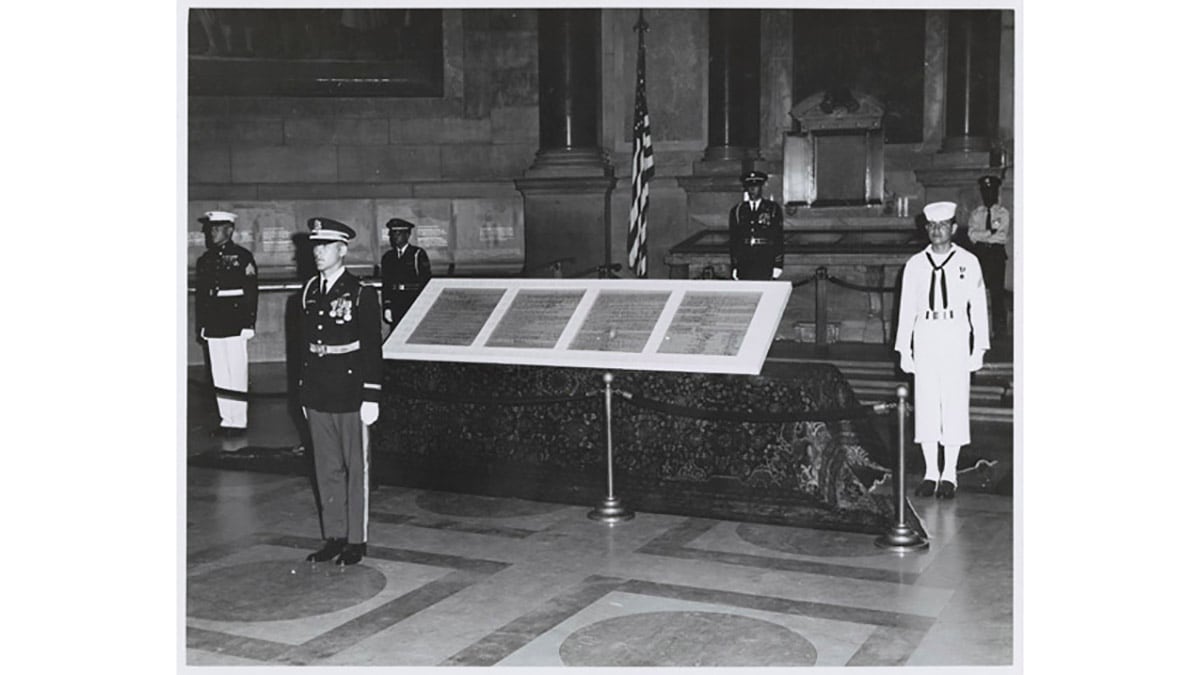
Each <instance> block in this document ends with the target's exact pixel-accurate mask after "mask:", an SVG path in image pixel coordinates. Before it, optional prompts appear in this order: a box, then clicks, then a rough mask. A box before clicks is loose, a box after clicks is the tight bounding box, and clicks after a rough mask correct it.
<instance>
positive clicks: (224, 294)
mask: <svg viewBox="0 0 1200 675" xmlns="http://www.w3.org/2000/svg"><path fill="white" fill-rule="evenodd" d="M245 294H246V289H244V288H223V289H221V290H219V291H217V297H218V298H233V297H237V296H239V295H245Z"/></svg>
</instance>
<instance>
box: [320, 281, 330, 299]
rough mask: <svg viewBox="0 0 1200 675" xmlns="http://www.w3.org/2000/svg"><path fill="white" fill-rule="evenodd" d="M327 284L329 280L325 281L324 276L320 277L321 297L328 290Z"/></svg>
mask: <svg viewBox="0 0 1200 675" xmlns="http://www.w3.org/2000/svg"><path fill="white" fill-rule="evenodd" d="M328 284H329V282H328V281H326V279H325V277H321V297H325V294H326V293H328V292H329V286H328Z"/></svg>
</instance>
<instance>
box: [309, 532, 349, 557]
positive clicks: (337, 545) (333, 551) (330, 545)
mask: <svg viewBox="0 0 1200 675" xmlns="http://www.w3.org/2000/svg"><path fill="white" fill-rule="evenodd" d="M345 548H346V540H345V539H340V538H339V539H326V540H325V545H324V546H322V547H321V550H320V551H317V552H316V553H309V554H308V557H307V558H305V560H307V561H309V562H325V561H326V560H333V559H334V557H335V556H337V554H339V553H341V552H342V550H343V549H345Z"/></svg>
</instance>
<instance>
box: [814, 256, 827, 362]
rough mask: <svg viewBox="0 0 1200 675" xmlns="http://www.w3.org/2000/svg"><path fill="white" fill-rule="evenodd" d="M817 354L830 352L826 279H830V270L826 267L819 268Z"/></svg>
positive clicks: (817, 275) (822, 354)
mask: <svg viewBox="0 0 1200 675" xmlns="http://www.w3.org/2000/svg"><path fill="white" fill-rule="evenodd" d="M816 277H817V284H816V286H817V321H816V323H817V354H820V355H821V356H824V355H825V354H826V353H828V351H829V303H828V299H827V296H828V293H829V289H828V288H827V283H826V279H828V278H829V270H828V269H826V268H824V267H818V268H817V274H816Z"/></svg>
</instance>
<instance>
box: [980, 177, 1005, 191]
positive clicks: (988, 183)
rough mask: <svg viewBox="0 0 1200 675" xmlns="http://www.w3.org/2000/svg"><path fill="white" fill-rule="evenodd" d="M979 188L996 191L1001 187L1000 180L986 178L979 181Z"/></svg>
mask: <svg viewBox="0 0 1200 675" xmlns="http://www.w3.org/2000/svg"><path fill="white" fill-rule="evenodd" d="M979 187H981V188H984V189H995V188H998V187H1000V179H999V178H998V177H996V176H984V177H983V178H980V179H979Z"/></svg>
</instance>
